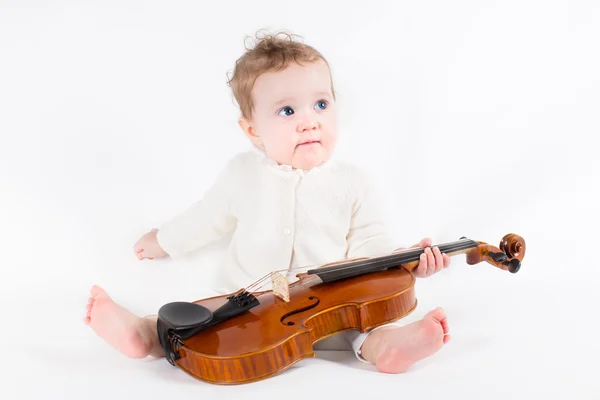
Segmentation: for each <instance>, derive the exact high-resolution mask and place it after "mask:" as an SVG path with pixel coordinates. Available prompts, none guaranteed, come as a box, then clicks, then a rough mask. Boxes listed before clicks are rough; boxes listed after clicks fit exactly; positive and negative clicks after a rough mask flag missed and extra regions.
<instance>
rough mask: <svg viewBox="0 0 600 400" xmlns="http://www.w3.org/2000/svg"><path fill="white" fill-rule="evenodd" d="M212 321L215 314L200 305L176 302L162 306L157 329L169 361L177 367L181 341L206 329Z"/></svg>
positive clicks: (159, 311)
mask: <svg viewBox="0 0 600 400" xmlns="http://www.w3.org/2000/svg"><path fill="white" fill-rule="evenodd" d="M212 319H213V313H212V312H211V311H210V310H209V309H208V308H206V307H204V306H201V305H199V304H195V303H188V302H185V301H176V302H173V303H168V304H165V305H164V306H162V307H161V308H160V309H159V310H158V320H157V322H156V327H157V330H158V339H159V341H160V344H161V346H162V348H163V351H164V353H165V358H166V359H167V361H169V363H171V364H173V365H175V361H176V360H177V359H179V354H178V351H177V349H178V348H179V346H181V345H182V342H181V340H182V339H187V338H189V337H191V336H193V335H194V334H195V333H196V332H199V331H201V330H202V329H204V328H205V327H206V326H207V325H209V323H210V321H211V320H212Z"/></svg>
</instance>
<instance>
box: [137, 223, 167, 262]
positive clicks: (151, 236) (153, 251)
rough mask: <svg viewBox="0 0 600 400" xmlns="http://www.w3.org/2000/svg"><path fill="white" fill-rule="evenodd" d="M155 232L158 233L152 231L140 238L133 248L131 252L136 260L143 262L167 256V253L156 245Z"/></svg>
mask: <svg viewBox="0 0 600 400" xmlns="http://www.w3.org/2000/svg"><path fill="white" fill-rule="evenodd" d="M156 232H158V229H152V230H151V231H150V232H148V233H146V234H145V235H144V236H142V237H141V238H140V240H138V241H137V243H136V244H135V245H134V246H133V250H134V252H135V255H136V257H137V258H138V260H143V259H144V258H147V259H149V260H152V259H154V258H159V257H165V256H167V253H165V251H164V250H163V249H162V248H161V247H160V246H159V244H158V240H157V239H156Z"/></svg>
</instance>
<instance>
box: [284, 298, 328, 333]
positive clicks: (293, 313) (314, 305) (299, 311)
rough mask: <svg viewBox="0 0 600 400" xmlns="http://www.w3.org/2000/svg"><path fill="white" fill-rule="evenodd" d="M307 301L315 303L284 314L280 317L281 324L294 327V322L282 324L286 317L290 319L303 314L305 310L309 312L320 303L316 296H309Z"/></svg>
mask: <svg viewBox="0 0 600 400" xmlns="http://www.w3.org/2000/svg"><path fill="white" fill-rule="evenodd" d="M308 299H309V300H316V301H315V302H314V303H312V304H309V305H307V306H306V307H302V308H299V309H297V310H294V311H290V312H289V313H287V314H285V315H284V316H283V317H281V323H282V324H284V325H288V326H292V325H294V324H295V322H294V321H288V322H284V319H286V318H288V317H291V316H292V315H295V314H299V313H301V312H304V311H306V310H310V309H311V308H315V307H316V306H317V305H318V304H319V303H320V302H321V300H319V298H318V297H316V296H310V297H309V298H308Z"/></svg>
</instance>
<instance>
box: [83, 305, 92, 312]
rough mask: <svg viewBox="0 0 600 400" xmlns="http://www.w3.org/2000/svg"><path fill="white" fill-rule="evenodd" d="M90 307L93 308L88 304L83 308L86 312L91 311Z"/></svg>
mask: <svg viewBox="0 0 600 400" xmlns="http://www.w3.org/2000/svg"><path fill="white" fill-rule="evenodd" d="M92 307H93V305H92V304H88V305H87V306H85V310H86V311H92Z"/></svg>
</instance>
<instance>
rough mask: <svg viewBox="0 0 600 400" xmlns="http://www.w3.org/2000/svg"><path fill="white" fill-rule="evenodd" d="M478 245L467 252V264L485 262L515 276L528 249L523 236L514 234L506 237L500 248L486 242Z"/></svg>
mask: <svg viewBox="0 0 600 400" xmlns="http://www.w3.org/2000/svg"><path fill="white" fill-rule="evenodd" d="M478 243H479V246H477V247H475V248H473V249H471V250H469V251H468V252H467V264H470V265H474V264H478V263H480V262H483V261H485V262H487V263H489V264H492V265H493V266H495V267H498V268H500V269H503V270H505V271H508V272H510V273H513V274H515V273H517V272H518V271H519V269H520V268H521V261H522V260H523V257H525V249H526V245H525V240H524V239H523V238H522V237H521V236H519V235H516V234H514V233H509V234H507V235H505V236H504V237H503V238H502V240H501V241H500V246H499V248H498V247H496V246H492V245H490V244H487V243H485V242H478Z"/></svg>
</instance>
